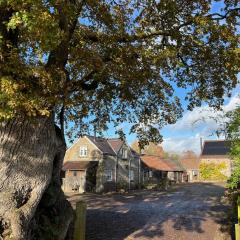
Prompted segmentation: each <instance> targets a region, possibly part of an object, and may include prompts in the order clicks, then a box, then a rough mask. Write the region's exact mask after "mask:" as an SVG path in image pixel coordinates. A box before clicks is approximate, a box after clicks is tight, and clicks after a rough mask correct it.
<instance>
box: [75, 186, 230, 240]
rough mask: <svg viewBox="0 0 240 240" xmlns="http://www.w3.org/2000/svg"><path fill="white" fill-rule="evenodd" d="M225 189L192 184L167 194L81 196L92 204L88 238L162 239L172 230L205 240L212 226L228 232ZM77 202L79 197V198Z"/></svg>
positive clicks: (88, 220) (88, 222) (88, 211)
mask: <svg viewBox="0 0 240 240" xmlns="http://www.w3.org/2000/svg"><path fill="white" fill-rule="evenodd" d="M224 190H225V188H224V186H223V185H221V184H214V183H192V184H183V185H181V186H178V187H176V188H175V190H174V191H170V192H167V193H163V192H158V191H139V192H134V193H130V194H127V195H119V194H113V195H110V196H108V195H98V194H85V195H81V196H80V198H81V199H83V200H85V201H86V202H87V204H88V210H87V228H86V239H87V240H90V239H91V240H100V239H104V240H114V239H116V240H121V239H128V237H129V239H152V238H154V239H158V238H161V237H167V236H169V232H171V231H173V232H174V233H173V234H175V235H176V234H177V235H178V234H182V233H183V232H184V233H186V234H190V235H191V234H195V235H194V236H196V235H197V236H199V237H200V238H199V239H201V236H205V235H209V234H212V232H211V227H213V230H214V228H216V226H217V224H221V225H222V226H223V227H222V228H221V229H222V231H227V230H226V229H227V227H224V224H226V225H227V221H224V218H223V217H224V216H226V212H227V211H228V210H229V207H228V206H227V205H225V204H222V203H221V201H220V200H221V196H223V195H224ZM77 199H78V200H79V196H78V197H77V196H75V200H77ZM166 234H168V235H167V236H166ZM175 235H174V236H175ZM166 239H167V238H166ZM189 239H191V238H189Z"/></svg>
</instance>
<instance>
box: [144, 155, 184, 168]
mask: <svg viewBox="0 0 240 240" xmlns="http://www.w3.org/2000/svg"><path fill="white" fill-rule="evenodd" d="M141 160H142V162H143V163H144V164H145V165H146V166H147V167H149V168H151V169H155V170H159V171H167V172H182V171H184V170H185V169H184V168H183V167H182V166H181V164H180V163H177V162H175V161H174V160H170V159H164V158H161V157H158V156H153V155H142V156H141Z"/></svg>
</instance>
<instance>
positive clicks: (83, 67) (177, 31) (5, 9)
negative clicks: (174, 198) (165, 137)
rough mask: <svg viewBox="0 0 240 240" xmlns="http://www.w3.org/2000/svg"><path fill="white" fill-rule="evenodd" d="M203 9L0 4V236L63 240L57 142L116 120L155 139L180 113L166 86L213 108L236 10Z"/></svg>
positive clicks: (193, 5) (233, 50)
mask: <svg viewBox="0 0 240 240" xmlns="http://www.w3.org/2000/svg"><path fill="white" fill-rule="evenodd" d="M216 2H219V1H216ZM213 3H214V1H211V0H159V1H154V0H148V1H146V0H107V1H106V0H0V119H1V123H0V236H1V237H2V238H3V239H10V238H11V239H14V240H20V239H21V240H23V239H24V240H28V239H46V240H47V239H67V238H70V235H69V231H68V229H69V226H70V222H71V221H72V219H73V213H72V209H71V207H70V205H69V204H68V202H67V201H66V200H65V198H64V194H63V193H62V191H61V188H60V185H61V183H60V171H61V166H62V161H63V156H64V152H65V148H66V144H65V138H64V137H65V135H66V134H67V133H69V134H70V135H71V133H79V132H81V133H84V132H85V131H86V129H88V127H89V125H92V124H94V122H98V126H101V127H104V126H105V125H106V123H107V122H109V121H112V122H114V124H115V125H116V126H117V125H119V124H120V123H121V122H124V121H128V122H130V123H131V124H132V129H131V131H132V132H136V133H137V135H138V138H139V139H140V140H141V142H143V143H147V142H148V141H149V140H150V141H158V140H160V139H161V138H160V135H159V131H158V129H160V128H161V127H162V126H163V125H165V124H171V123H174V122H175V121H176V119H177V118H178V117H180V116H181V111H182V109H181V104H180V101H179V100H178V98H176V97H175V93H174V89H176V88H177V87H182V88H186V89H187V90H186V92H187V93H186V99H187V101H188V103H189V109H192V108H193V107H194V106H199V105H200V104H201V103H202V102H206V103H208V104H209V105H211V106H214V107H220V106H221V104H222V103H223V96H224V95H225V94H228V95H229V94H231V90H232V89H233V88H234V87H235V85H236V84H237V73H238V71H239V55H238V54H239V50H238V47H239V37H238V35H237V28H238V26H239V15H240V10H239V9H240V6H239V1H238V0H225V1H224V2H221V5H222V9H218V10H216V11H215V9H216V8H214V9H212V7H211V6H212V4H213ZM69 122H71V123H72V124H71V125H70V126H71V127H72V128H73V129H71V128H68V125H67V124H66V123H69ZM73 123H74V124H73ZM66 129H67V130H69V131H67V132H65V131H64V130H66Z"/></svg>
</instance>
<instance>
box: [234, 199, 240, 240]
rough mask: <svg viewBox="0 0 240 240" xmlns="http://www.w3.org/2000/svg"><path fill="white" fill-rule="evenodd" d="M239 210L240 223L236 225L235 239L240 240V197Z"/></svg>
mask: <svg viewBox="0 0 240 240" xmlns="http://www.w3.org/2000/svg"><path fill="white" fill-rule="evenodd" d="M237 208H238V223H237V224H235V239H236V240H240V197H238V200H237Z"/></svg>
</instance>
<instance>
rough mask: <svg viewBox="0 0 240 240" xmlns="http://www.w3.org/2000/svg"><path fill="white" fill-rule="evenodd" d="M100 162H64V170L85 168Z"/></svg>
mask: <svg viewBox="0 0 240 240" xmlns="http://www.w3.org/2000/svg"><path fill="white" fill-rule="evenodd" d="M96 164H98V161H77V162H74V161H69V162H65V163H64V164H63V168H62V170H63V171H66V170H85V169H87V168H89V167H93V166H95V165H96Z"/></svg>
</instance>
